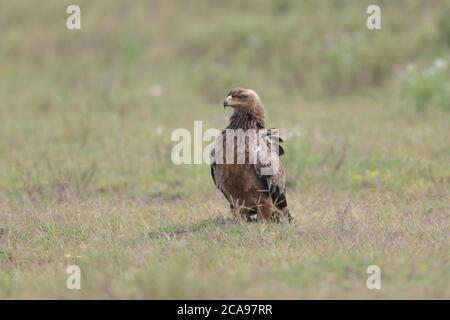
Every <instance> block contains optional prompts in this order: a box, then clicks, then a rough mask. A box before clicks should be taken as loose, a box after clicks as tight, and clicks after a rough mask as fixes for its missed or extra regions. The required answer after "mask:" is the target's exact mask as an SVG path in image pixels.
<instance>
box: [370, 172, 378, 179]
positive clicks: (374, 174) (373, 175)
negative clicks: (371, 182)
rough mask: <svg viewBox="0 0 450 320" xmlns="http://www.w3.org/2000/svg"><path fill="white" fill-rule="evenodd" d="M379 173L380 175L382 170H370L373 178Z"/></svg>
mask: <svg viewBox="0 0 450 320" xmlns="http://www.w3.org/2000/svg"><path fill="white" fill-rule="evenodd" d="M379 175H380V171H378V170H374V171H371V172H370V176H371V177H372V178H374V177H378V176H379Z"/></svg>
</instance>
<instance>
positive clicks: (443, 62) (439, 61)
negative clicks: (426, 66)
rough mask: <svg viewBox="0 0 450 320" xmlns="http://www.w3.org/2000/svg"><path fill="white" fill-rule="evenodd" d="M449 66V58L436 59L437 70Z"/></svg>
mask: <svg viewBox="0 0 450 320" xmlns="http://www.w3.org/2000/svg"><path fill="white" fill-rule="evenodd" d="M447 66H448V62H447V60H445V59H443V58H439V59H436V60H434V67H435V68H436V69H437V70H443V69H446V68H447Z"/></svg>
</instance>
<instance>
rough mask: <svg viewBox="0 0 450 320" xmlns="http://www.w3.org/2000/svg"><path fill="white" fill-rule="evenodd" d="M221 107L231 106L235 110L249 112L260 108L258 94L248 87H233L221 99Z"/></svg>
mask: <svg viewBox="0 0 450 320" xmlns="http://www.w3.org/2000/svg"><path fill="white" fill-rule="evenodd" d="M223 107H224V108H226V107H232V108H234V109H235V110H237V111H244V112H251V111H253V110H255V109H256V108H262V103H261V99H260V98H259V96H258V94H257V93H256V92H255V91H253V90H250V89H243V88H235V89H233V90H231V91H230V92H229V93H228V95H227V98H226V99H225V100H224V101H223Z"/></svg>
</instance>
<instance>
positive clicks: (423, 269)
mask: <svg viewBox="0 0 450 320" xmlns="http://www.w3.org/2000/svg"><path fill="white" fill-rule="evenodd" d="M419 270H420V271H421V272H427V271H428V265H427V264H426V263H421V264H419Z"/></svg>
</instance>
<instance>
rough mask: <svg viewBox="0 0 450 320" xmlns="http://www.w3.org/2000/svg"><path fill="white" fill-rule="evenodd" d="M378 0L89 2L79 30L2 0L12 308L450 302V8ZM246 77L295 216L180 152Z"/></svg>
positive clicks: (1, 124) (1, 284) (1, 185)
mask: <svg viewBox="0 0 450 320" xmlns="http://www.w3.org/2000/svg"><path fill="white" fill-rule="evenodd" d="M373 2H374V3H378V4H379V5H380V6H381V9H382V30H379V31H369V30H368V29H367V28H366V25H365V24H366V18H367V14H366V8H367V6H368V4H369V3H373ZM373 2H368V1H367V2H366V1H356V0H354V1H325V0H323V1H322V0H321V1H301V2H300V1H293V0H292V1H291V0H284V1H269V0H264V1H245V2H244V3H241V1H234V0H233V1H229V2H228V1H227V3H222V4H221V3H220V2H212V1H192V2H189V3H187V2H185V1H170V2H169V1H149V2H144V1H133V2H132V3H133V4H131V3H127V2H124V1H105V0H99V1H95V2H94V1H87V0H86V1H77V4H78V5H79V6H80V7H81V11H82V28H81V30H67V29H66V27H65V20H66V18H67V16H68V15H67V14H66V7H67V6H68V5H70V4H72V2H71V1H56V0H55V1H50V0H46V1H42V2H40V3H39V4H37V3H35V2H33V1H1V4H0V7H1V10H0V30H1V35H0V298H7V299H11V298H13V299H15V298H19V299H21V298H32V299H42V298H64V299H72V298H75V299H79V298H88V299H91V298H119V299H122V298H176V299H177V298H252V299H253V298H275V299H278V298H284V299H302V298H314V299H315V298H338V299H344V298H357V299H361V298H369V299H372V298H375V299H380V298H388V299H396V298H412V299H429V298H438V299H449V298H450V261H449V260H450V254H449V252H450V86H449V83H450V66H448V64H449V63H450V46H449V45H450V23H448V21H450V1H446V0H440V1H432V2H431V1H419V0H418V1H401V0H397V1H373ZM235 86H242V87H247V88H253V89H254V90H256V91H257V92H258V93H259V94H260V96H261V97H262V99H263V101H264V102H265V105H266V109H267V113H268V115H267V117H268V125H269V126H271V127H278V128H280V129H281V135H282V136H284V137H285V140H286V146H285V152H286V154H285V155H284V156H283V158H284V159H283V161H284V164H285V167H286V171H287V186H288V194H287V196H288V203H289V206H290V208H291V211H292V212H293V214H294V215H295V216H296V220H297V224H296V225H286V224H274V223H245V222H239V221H234V220H233V219H231V216H230V213H229V210H228V205H227V203H226V201H225V200H224V199H223V196H222V195H221V194H220V192H218V191H217V190H216V189H215V187H214V185H213V182H212V179H211V176H210V171H209V167H208V165H180V166H176V165H174V164H173V163H172V161H171V159H170V154H171V149H172V147H173V146H174V145H175V142H172V141H171V140H170V136H171V132H172V131H173V130H174V129H176V128H187V129H188V130H190V131H192V130H193V122H194V120H202V121H203V127H204V129H207V128H219V129H221V128H224V127H225V126H226V124H227V121H228V117H229V116H230V111H229V110H224V109H223V108H222V107H221V101H222V100H223V98H224V97H225V95H226V94H227V92H228V91H229V89H230V88H232V87H235ZM72 264H75V265H78V266H80V268H81V274H82V278H81V279H82V280H81V286H82V289H81V290H68V289H67V288H66V278H67V277H68V275H67V274H66V268H67V266H69V265H72ZM369 265H378V266H379V267H380V268H381V281H382V288H381V290H368V289H367V287H366V280H367V278H368V276H369V275H368V274H367V273H366V268H367V267H368V266H369Z"/></svg>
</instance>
